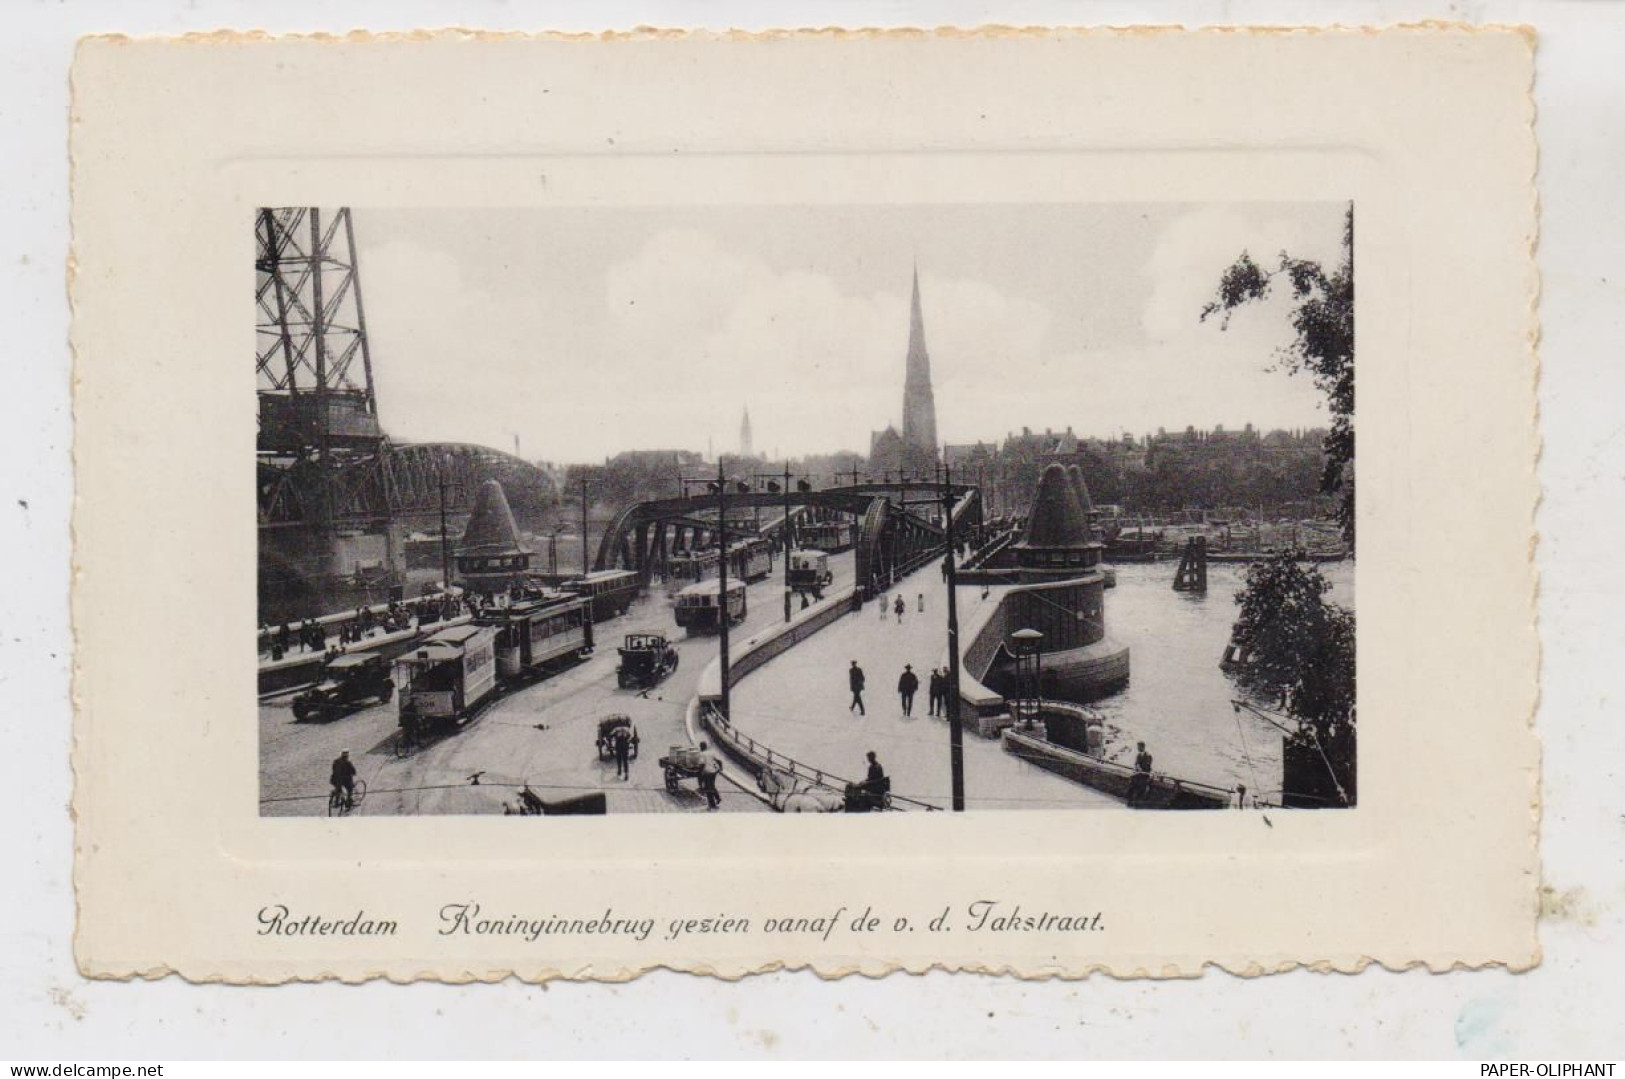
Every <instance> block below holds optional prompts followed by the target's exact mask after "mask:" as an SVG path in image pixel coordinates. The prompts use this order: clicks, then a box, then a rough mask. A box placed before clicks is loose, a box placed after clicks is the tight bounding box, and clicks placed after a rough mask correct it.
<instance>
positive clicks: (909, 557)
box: [593, 482, 982, 598]
mask: <svg viewBox="0 0 1625 1079" xmlns="http://www.w3.org/2000/svg"><path fill="white" fill-rule="evenodd" d="M949 496H951V497H952V499H953V505H954V510H953V514H954V528H955V531H956V533H958V534H960V535H964V536H966V537H967V538H968V537H969V535H970V530H971V529H979V528H980V527H981V525H982V495H981V490H980V489H979V488H977V487H975V486H971V485H969V484H962V483H944V482H910V483H902V482H897V483H860V484H854V485H849V486H844V487H827V488H824V489H823V490H818V491H792V492H790V493H789V494H788V495H786V494H783V493H770V492H757V491H753V492H750V493H748V494H743V493H742V494H733V493H730V494H728V495H726V496H722V495H717V494H713V493H706V494H700V495H690V496H687V497H683V498H666V499H659V500H656V501H653V502H640V503H638V504H637V505H634V506H629V507H627V508H626V509H625V510H622V511H621V513H620V514H618V515H617V516H616V518H615V520H614V521H613V522H612V523H611V524H610V526H609V528H608V529H607V530H606V531H605V533H604V535H603V537H602V539H601V540H600V541H599V544H598V555H597V558H596V559H595V560H594V563H593V568H594V569H598V570H607V569H629V570H634V571H636V572H637V574H638V578H639V580H640V582H641V583H642V584H644V585H645V586H647V585H648V583H649V581H650V579H651V578H652V577H653V576H654V575H655V574H656V573H660V574H661V575H662V576H664V575H665V574H666V571H667V560H668V559H669V558H670V556H671V555H672V554H673V553H675V552H677V551H684V550H696V549H700V548H704V547H706V546H709V545H711V544H713V543H714V542H715V541H716V538H717V534H718V532H719V528H718V522H717V517H718V516H719V515H720V513H721V512H722V511H723V509H724V506H726V509H727V510H728V511H733V510H737V509H765V510H776V511H779V512H778V516H777V517H776V518H772V519H770V520H769V521H768V522H767V523H766V524H765V525H764V526H763V527H762V529H761V532H760V533H759V534H760V535H765V536H770V537H773V538H778V539H782V538H783V537H784V532H785V529H786V528H787V527H788V529H789V530H790V538H791V539H792V540H793V539H794V536H795V532H796V530H797V529H798V528H799V527H800V526H802V525H804V524H811V523H814V522H818V521H826V520H833V519H838V518H840V517H842V516H845V517H849V518H852V519H854V521H855V523H856V525H857V528H856V538H855V547H856V559H857V567H856V570H857V572H856V579H857V582H858V591H859V593H860V594H861V595H862V596H864V597H865V598H867V597H869V596H871V595H874V594H875V593H877V592H880V591H884V590H885V589H886V588H888V587H889V586H890V585H891V583H892V582H893V581H894V580H896V579H897V578H898V577H899V576H902V575H903V574H905V573H908V572H911V571H912V570H914V569H916V568H917V567H919V566H920V565H921V564H922V563H924V562H925V561H927V560H929V559H931V558H934V557H936V556H938V555H940V554H941V553H942V552H943V548H944V545H945V539H946V535H945V531H944V529H943V526H942V524H941V515H940V513H938V512H936V511H937V510H938V509H939V508H940V507H941V506H942V505H943V502H944V499H945V498H946V497H949ZM787 508H788V513H786V512H785V510H786V509H787ZM922 510H923V511H924V512H922ZM707 514H709V515H710V516H705V515H707ZM961 530H963V531H961ZM728 531H729V536H730V538H731V537H733V536H735V535H749V534H752V532H751V530H748V529H741V528H740V527H739V526H738V525H736V524H730V525H729V529H728Z"/></svg>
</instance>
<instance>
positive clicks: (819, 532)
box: [796, 521, 857, 554]
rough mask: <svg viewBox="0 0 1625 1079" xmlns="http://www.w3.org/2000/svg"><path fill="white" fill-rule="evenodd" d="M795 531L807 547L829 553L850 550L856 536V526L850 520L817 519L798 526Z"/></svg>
mask: <svg viewBox="0 0 1625 1079" xmlns="http://www.w3.org/2000/svg"><path fill="white" fill-rule="evenodd" d="M796 532H797V534H798V535H799V536H800V538H801V542H802V543H804V544H805V545H807V546H808V547H816V548H818V549H819V550H820V551H826V552H828V553H830V554H837V553H839V552H841V551H846V550H850V549H851V547H852V545H853V543H855V542H856V537H857V527H856V526H855V525H853V523H852V522H851V521H817V522H814V523H812V524H804V525H802V526H800V527H799V528H797V529H796Z"/></svg>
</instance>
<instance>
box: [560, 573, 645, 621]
mask: <svg viewBox="0 0 1625 1079" xmlns="http://www.w3.org/2000/svg"><path fill="white" fill-rule="evenodd" d="M562 587H563V588H564V590H565V591H567V592H572V593H574V594H575V595H578V596H580V597H581V598H582V599H584V600H586V601H587V603H588V606H589V608H590V609H591V611H592V620H593V621H594V622H607V621H609V620H610V619H611V618H614V617H616V616H617V615H623V614H625V613H626V609H627V608H628V607H630V606H632V601H633V600H635V599H637V598H638V575H637V573H636V572H634V571H632V570H629V569H601V570H595V571H593V572H592V573H589V574H587V575H586V576H584V577H577V578H575V579H574V580H570V581H566V582H565V583H564V584H563V586H562Z"/></svg>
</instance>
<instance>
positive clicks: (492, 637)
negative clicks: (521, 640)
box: [395, 624, 497, 737]
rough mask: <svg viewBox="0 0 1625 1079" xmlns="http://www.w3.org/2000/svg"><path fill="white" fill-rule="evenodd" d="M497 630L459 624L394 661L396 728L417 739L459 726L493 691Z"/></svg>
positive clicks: (473, 714)
mask: <svg viewBox="0 0 1625 1079" xmlns="http://www.w3.org/2000/svg"><path fill="white" fill-rule="evenodd" d="M496 644H497V630H496V629H495V628H494V627H492V626H480V625H472V624H470V625H462V626H452V627H450V628H448V629H443V630H441V631H440V632H439V633H436V634H435V635H434V636H432V637H430V638H429V639H428V640H426V641H424V642H423V643H422V644H420V645H418V647H417V648H416V649H414V650H413V651H411V652H407V653H405V654H404V655H402V656H401V658H400V659H399V660H398V661H397V662H396V664H395V669H396V679H395V680H396V681H397V682H398V683H399V684H400V685H401V687H402V688H401V696H400V702H401V703H400V725H401V729H402V731H403V732H404V733H405V734H407V735H410V736H413V737H416V736H418V735H420V734H424V733H427V732H428V731H429V730H432V729H435V728H439V727H447V726H461V725H462V724H464V723H467V722H468V721H469V720H471V719H473V718H474V716H475V715H476V714H478V712H479V710H480V709H481V708H482V707H483V706H484V705H486V704H488V703H490V700H491V698H492V697H493V696H494V695H495V694H496V691H497V660H496Z"/></svg>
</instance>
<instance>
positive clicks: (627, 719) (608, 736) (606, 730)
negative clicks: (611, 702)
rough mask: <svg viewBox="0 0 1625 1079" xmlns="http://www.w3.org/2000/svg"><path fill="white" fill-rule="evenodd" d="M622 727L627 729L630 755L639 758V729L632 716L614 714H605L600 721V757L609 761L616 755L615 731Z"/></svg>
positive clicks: (634, 758)
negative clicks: (633, 722) (634, 724)
mask: <svg viewBox="0 0 1625 1079" xmlns="http://www.w3.org/2000/svg"><path fill="white" fill-rule="evenodd" d="M622 727H624V728H626V730H627V738H628V740H629V746H630V750H631V753H630V756H631V758H632V759H633V760H637V759H638V729H637V727H635V726H633V724H632V717H631V716H623V715H613V716H605V717H604V718H603V719H600V720H599V721H598V741H597V745H598V759H599V760H601V761H607V760H609V759H610V758H611V757H613V756H614V755H615V732H616V731H618V730H620V729H621V728H622Z"/></svg>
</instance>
